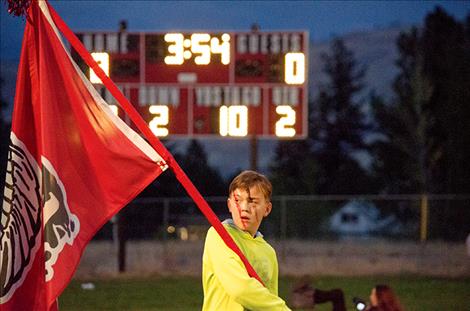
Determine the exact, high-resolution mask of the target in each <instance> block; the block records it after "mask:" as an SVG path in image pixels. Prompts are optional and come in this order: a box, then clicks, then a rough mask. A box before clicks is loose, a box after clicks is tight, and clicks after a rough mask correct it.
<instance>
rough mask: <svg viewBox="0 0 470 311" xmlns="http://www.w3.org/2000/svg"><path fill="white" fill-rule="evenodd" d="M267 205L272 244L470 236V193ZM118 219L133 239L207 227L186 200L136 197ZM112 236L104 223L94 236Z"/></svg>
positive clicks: (198, 235) (286, 200) (185, 236)
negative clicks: (283, 241)
mask: <svg viewBox="0 0 470 311" xmlns="http://www.w3.org/2000/svg"><path fill="white" fill-rule="evenodd" d="M206 200H207V202H208V203H209V205H210V206H211V208H212V209H213V211H214V212H215V213H216V215H217V216H218V217H219V219H220V220H224V219H226V218H229V217H230V214H229V212H228V209H227V198H226V197H207V198H206ZM272 203H273V210H272V212H271V214H270V215H269V216H268V217H267V218H266V219H265V220H264V221H263V223H262V226H261V228H260V231H261V232H263V234H264V235H265V236H267V237H269V239H271V240H292V239H294V240H336V239H343V238H351V237H357V238H386V239H394V240H409V241H426V240H462V238H465V237H466V235H467V234H468V233H470V195H387V196H381V195H367V196H349V195H331V196H310V195H307V196H275V197H273V198H272ZM119 217H120V222H119V223H120V224H121V230H122V231H125V232H124V235H125V237H126V239H132V240H153V239H156V240H168V239H179V240H203V239H204V237H205V233H206V231H207V229H208V228H209V226H210V225H209V223H208V221H207V220H206V219H205V217H204V216H203V215H202V213H201V212H200V211H199V209H198V208H197V206H196V205H195V204H194V202H193V201H192V200H190V199H189V198H139V199H136V200H134V201H133V202H132V203H131V204H130V205H129V206H128V207H126V208H125V209H124V210H123V211H122V212H121V213H120V215H119ZM114 229H115V228H114ZM112 237H113V224H112V223H109V224H107V225H106V226H105V227H104V228H103V230H101V232H99V234H98V235H97V237H96V238H97V239H111V238H112ZM114 237H116V232H114Z"/></svg>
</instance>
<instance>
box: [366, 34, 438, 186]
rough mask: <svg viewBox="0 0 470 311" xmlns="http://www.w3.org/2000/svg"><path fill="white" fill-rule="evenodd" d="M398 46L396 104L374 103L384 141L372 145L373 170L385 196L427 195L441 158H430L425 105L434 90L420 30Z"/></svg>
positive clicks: (403, 37)
mask: <svg viewBox="0 0 470 311" xmlns="http://www.w3.org/2000/svg"><path fill="white" fill-rule="evenodd" d="M397 46H398V50H399V52H400V58H399V59H398V60H397V62H396V64H397V66H398V67H399V69H400V73H399V74H398V76H397V77H396V79H395V81H394V84H393V89H394V91H395V99H394V102H393V104H388V103H384V102H383V100H381V99H380V98H377V97H374V96H373V98H372V99H371V103H372V111H373V115H374V119H375V121H376V123H375V124H376V132H377V133H379V134H380V136H381V138H382V139H378V140H377V141H375V142H374V143H373V144H372V145H371V149H372V150H373V154H374V163H373V169H374V171H375V174H376V176H377V180H378V181H379V183H380V184H381V187H382V191H383V192H385V193H398V194H401V193H425V192H429V187H430V185H429V174H430V169H431V168H432V167H433V166H434V164H433V162H435V161H433V159H436V158H438V157H439V154H438V152H437V151H436V150H434V156H430V155H431V153H432V151H431V150H430V148H431V147H430V146H431V144H432V142H433V138H431V137H429V136H428V135H427V134H428V132H429V128H430V124H431V123H432V122H433V118H432V115H430V113H429V112H427V110H426V105H427V103H428V101H429V98H430V94H431V86H430V83H429V81H428V80H427V79H426V77H425V76H424V75H423V72H422V70H423V57H422V56H421V55H420V52H419V39H418V31H417V29H416V28H414V29H412V30H411V31H410V32H409V33H408V34H406V33H402V34H401V35H400V37H399V38H398V40H397Z"/></svg>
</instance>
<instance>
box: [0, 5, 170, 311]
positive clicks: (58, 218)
mask: <svg viewBox="0 0 470 311" xmlns="http://www.w3.org/2000/svg"><path fill="white" fill-rule="evenodd" d="M166 167H167V165H166V163H165V161H164V160H163V159H162V157H161V156H160V155H159V154H158V153H157V152H156V151H155V150H154V149H153V148H152V147H151V146H150V145H148V144H147V143H146V142H145V141H144V140H143V139H142V138H141V137H140V136H139V135H138V134H137V133H135V132H134V131H132V130H131V129H130V128H129V127H128V126H127V125H126V124H125V123H123V122H122V121H121V120H120V119H119V118H117V117H116V116H114V115H113V113H112V111H111V110H110V109H109V107H108V106H107V104H106V103H105V102H104V101H103V99H102V98H101V97H100V96H99V95H98V93H97V92H96V91H95V89H94V88H93V86H92V85H91V83H90V82H89V81H88V80H87V79H86V78H85V77H84V75H83V73H82V72H81V71H80V69H79V68H78V66H77V65H76V64H75V63H74V62H73V61H72V59H71V57H70V54H69V53H68V52H67V51H66V49H65V48H64V46H63V44H62V41H61V39H60V36H59V34H58V31H57V29H56V27H55V25H54V24H53V22H52V19H51V17H50V15H49V11H48V8H47V5H46V3H45V2H43V1H39V2H37V1H33V3H32V5H31V7H30V11H29V15H28V18H27V20H26V28H25V34H24V39H23V47H22V52H21V60H20V65H19V70H18V81H17V89H16V97H15V105H14V112H13V120H12V133H11V139H10V149H9V158H8V166H7V176H6V183H5V184H6V186H5V191H4V202H3V208H2V213H1V222H0V229H1V236H0V238H1V244H0V309H1V310H48V309H49V308H51V306H52V305H53V304H54V302H55V300H56V298H57V297H58V296H59V295H60V293H61V292H62V291H63V290H64V288H65V287H66V286H67V284H68V282H69V281H70V279H71V277H72V275H73V273H74V271H75V269H76V267H77V264H78V262H79V260H80V257H81V254H82V252H83V251H84V248H85V246H86V245H87V243H88V242H89V240H90V239H91V238H92V237H93V235H94V234H95V233H96V231H97V230H98V229H99V228H101V226H102V225H103V224H104V223H106V222H107V221H108V220H109V218H110V217H111V216H112V215H114V214H115V213H116V212H117V211H119V209H121V208H122V207H123V206H125V205H126V204H127V203H128V202H129V201H130V200H132V199H133V198H134V197H135V196H136V195H137V194H138V193H139V192H141V191H142V190H143V189H144V188H145V187H146V186H147V185H148V184H149V183H150V182H152V181H153V180H154V179H155V178H156V177H157V176H158V175H159V174H160V173H161V172H162V171H163V170H165V169H166Z"/></svg>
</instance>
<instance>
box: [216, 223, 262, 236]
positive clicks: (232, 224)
mask: <svg viewBox="0 0 470 311" xmlns="http://www.w3.org/2000/svg"><path fill="white" fill-rule="evenodd" d="M222 224H224V225H229V226H231V227H233V228H235V229H237V230H240V231H242V232H244V233H248V234H249V235H250V236H251V234H250V233H249V232H247V231H243V230H241V229H240V228H238V227H237V225H236V224H235V222H234V221H233V219H232V218H228V219H225V220H224V221H223V222H222ZM258 237H259V238H262V237H263V234H262V233H261V232H259V231H256V234H255V236H254V238H255V239H256V238H258Z"/></svg>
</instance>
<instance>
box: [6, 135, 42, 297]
mask: <svg viewBox="0 0 470 311" xmlns="http://www.w3.org/2000/svg"><path fill="white" fill-rule="evenodd" d="M40 178H41V174H40V171H39V166H38V164H37V162H36V160H35V159H34V157H33V156H32V155H31V154H30V153H29V151H28V149H27V148H26V147H25V145H24V144H23V143H22V142H21V141H20V140H18V139H17V137H16V136H15V134H14V133H12V134H11V137H10V147H9V151H8V164H7V173H6V179H5V190H4V196H3V206H2V214H1V222H0V229H1V233H0V243H1V244H0V303H3V302H5V301H7V300H8V299H9V298H10V297H11V296H12V295H13V293H14V292H15V290H16V289H17V288H18V287H19V286H20V285H21V284H22V283H23V281H24V278H25V276H26V274H27V273H28V271H29V269H30V267H31V264H32V262H33V260H34V257H35V254H36V252H37V250H38V247H39V243H40V236H39V232H40V229H41V213H40V211H41V208H40V207H41V182H40Z"/></svg>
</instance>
